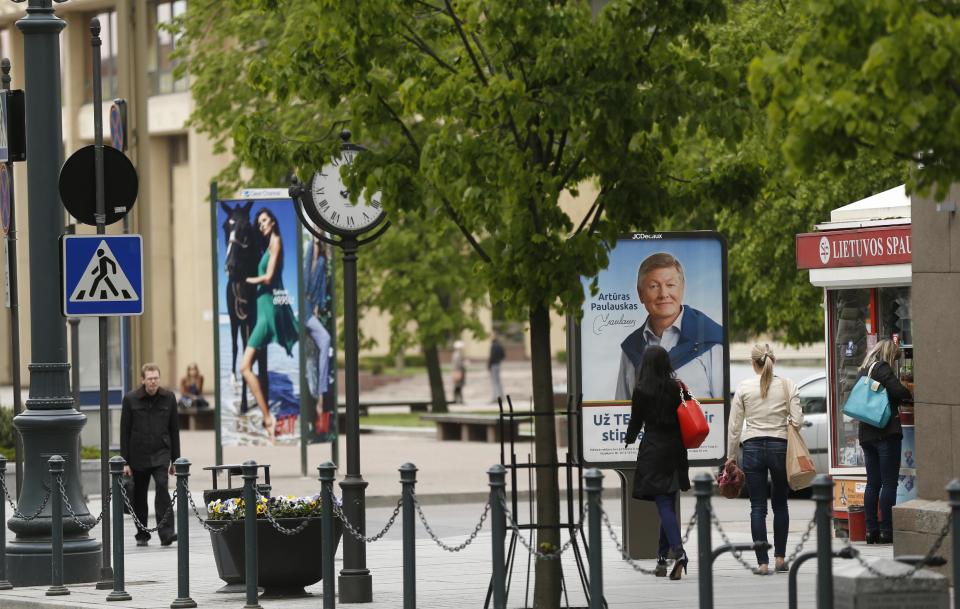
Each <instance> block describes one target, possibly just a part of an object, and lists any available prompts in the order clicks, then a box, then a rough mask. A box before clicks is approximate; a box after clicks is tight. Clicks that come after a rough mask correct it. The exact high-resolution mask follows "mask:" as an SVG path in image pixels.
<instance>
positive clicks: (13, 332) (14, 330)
mask: <svg viewBox="0 0 960 609" xmlns="http://www.w3.org/2000/svg"><path fill="white" fill-rule="evenodd" d="M0 71H2V75H0V89H2V90H3V93H2V94H3V95H6V94H7V91H9V90H10V60H9V59H7V58H3V60H2V61H0ZM8 132H9V129H8ZM9 159H10V157H9V156H8V157H7V162H6V163H4V165H3V169H4V170H5V172H6V184H7V188H6V193H5V194H6V197H7V198H6V201H4V202H0V205H6V206H7V209H8V210H9V212H8V213H9V214H10V216H9V217H10V222H9V224H8V226H7V269H8V277H9V278H10V348H11V349H10V350H11V357H10V359H11V367H12V368H13V369H12V372H13V416H17V415H18V414H20V412H21V411H22V410H23V403H22V398H21V397H20V295H19V293H18V292H17V215H16V206H15V205H14V204H13V202H14V196H13V192H14V191H13V163H12V162H10V160H9ZM2 194H4V193H0V195H2ZM14 435H15V436H16V438H15V444H16V447H15V450H16V462H17V466H16V470H17V478H16V480H17V495H18V496H19V495H20V488H21V487H22V485H23V443H22V442H21V441H20V434H14Z"/></svg>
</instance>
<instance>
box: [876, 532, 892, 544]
mask: <svg viewBox="0 0 960 609" xmlns="http://www.w3.org/2000/svg"><path fill="white" fill-rule="evenodd" d="M891 543H893V531H880V537H878V538H877V544H879V545H887V544H891Z"/></svg>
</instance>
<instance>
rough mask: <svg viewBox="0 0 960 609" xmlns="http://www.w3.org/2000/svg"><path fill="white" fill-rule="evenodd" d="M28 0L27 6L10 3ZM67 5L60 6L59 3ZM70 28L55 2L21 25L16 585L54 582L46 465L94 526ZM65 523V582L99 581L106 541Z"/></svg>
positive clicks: (30, 12) (54, 495) (37, 5)
mask: <svg viewBox="0 0 960 609" xmlns="http://www.w3.org/2000/svg"><path fill="white" fill-rule="evenodd" d="M13 1H14V2H23V1H24V0H13ZM63 1H64V0H57V2H63ZM65 25H66V24H65V23H64V21H63V20H62V19H60V18H59V17H57V16H56V15H54V13H53V0H29V2H28V4H27V15H26V16H25V17H23V18H22V19H20V20H19V21H17V28H18V29H19V30H20V31H21V32H22V33H23V50H24V63H25V70H24V74H25V86H24V95H25V96H26V98H27V104H26V108H27V112H26V130H27V150H28V155H29V158H28V162H27V198H28V206H27V209H28V210H29V231H30V232H29V235H30V269H29V273H28V275H29V277H30V345H31V359H32V361H31V363H30V364H29V365H28V366H27V368H28V369H29V370H30V396H29V397H28V398H27V402H26V410H25V411H24V412H23V413H22V414H20V415H19V416H17V417H16V418H15V419H14V426H15V427H16V428H17V430H18V431H19V432H20V435H21V437H22V438H23V452H24V479H23V488H22V489H21V492H20V495H19V497H18V498H17V509H18V511H19V512H20V514H21V516H26V517H29V516H32V515H33V514H34V513H36V512H37V510H38V508H40V506H41V505H43V506H44V507H43V510H42V511H41V512H40V515H39V516H38V517H37V518H34V519H28V518H25V517H18V516H14V517H13V518H11V519H10V529H11V530H12V531H13V532H14V533H15V534H16V538H15V539H14V540H13V541H11V542H10V543H9V544H8V545H7V561H8V562H7V565H8V566H7V575H8V578H9V580H10V583H12V584H13V585H14V586H36V585H41V584H46V583H49V582H50V564H51V560H50V553H51V542H50V533H51V515H50V507H51V504H52V502H53V501H56V500H60V496H59V489H50V491H49V492H50V493H51V495H50V500H48V501H46V502H44V497H45V496H46V495H47V492H48V488H49V486H50V485H49V484H47V483H46V477H47V460H48V459H49V458H50V457H51V456H52V455H60V456H62V457H63V458H64V459H65V460H66V471H65V472H64V483H65V488H66V492H67V498H68V500H69V501H70V505H71V506H73V510H74V512H75V513H76V514H77V515H78V516H79V520H80V522H82V523H84V524H85V525H86V526H91V525H92V524H93V523H94V521H95V519H94V518H93V516H91V515H90V513H89V510H87V508H86V504H85V502H84V500H83V492H82V489H81V487H80V450H79V449H80V442H79V437H80V430H81V429H82V428H83V425H84V423H86V419H87V418H86V416H84V415H83V414H81V413H79V412H77V411H76V410H75V409H74V401H73V396H72V395H71V393H70V379H69V376H68V373H69V370H70V364H68V363H67V335H66V327H65V325H64V324H63V323H62V317H61V313H60V289H61V288H60V270H59V268H60V267H59V256H58V252H59V250H60V247H59V238H60V233H61V232H62V228H63V207H62V206H61V205H60V197H59V195H58V194H57V184H58V174H59V172H60V165H61V159H60V150H61V146H62V144H63V138H62V131H61V124H60V120H61V118H60V112H61V108H60V41H59V35H60V31H61V30H63V28H64V26H65ZM64 516H65V518H64V519H63V537H64V543H63V550H64V552H63V553H64V556H63V575H64V578H63V579H64V583H77V582H93V581H97V579H98V576H99V574H100V543H99V542H98V541H97V540H96V539H93V538H91V537H90V536H89V535H88V534H87V531H85V530H83V529H82V528H81V527H79V526H78V525H77V524H76V523H75V522H73V520H72V518H70V516H69V514H65V515H64Z"/></svg>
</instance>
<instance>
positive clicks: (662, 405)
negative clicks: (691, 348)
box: [626, 345, 690, 579]
mask: <svg viewBox="0 0 960 609" xmlns="http://www.w3.org/2000/svg"><path fill="white" fill-rule="evenodd" d="M681 392H682V389H681V386H680V383H679V382H678V381H677V379H676V377H675V375H674V371H673V366H672V365H671V364H670V356H669V355H668V354H667V351H666V350H665V349H664V348H663V347H660V346H658V345H652V346H649V347H647V349H646V350H645V351H644V352H643V358H642V360H641V364H640V371H639V374H638V377H637V385H636V387H634V389H633V397H632V405H631V408H630V424H629V426H628V427H627V438H626V442H627V445H630V444H633V442H634V441H635V440H636V439H637V436H638V435H639V434H640V431H641V429H642V430H643V438H642V439H641V440H640V449H639V450H638V451H637V468H636V470H634V477H633V497H634V498H635V499H642V500H645V501H653V502H655V503H656V505H657V512H658V513H659V514H660V548H659V551H658V552H657V569H656V574H657V577H665V576H666V575H667V560H668V559H670V558H673V559H674V560H675V562H674V563H673V569H671V571H670V579H680V577H681V573H685V572H686V571H687V553H686V552H685V551H684V550H683V542H682V540H681V538H680V523H679V522H678V520H677V512H676V504H677V493H678V492H679V491H686V490H689V489H690V476H689V472H688V465H687V449H686V448H684V446H683V438H682V437H681V435H680V423H679V421H678V420H677V407H678V406H679V405H680V401H681Z"/></svg>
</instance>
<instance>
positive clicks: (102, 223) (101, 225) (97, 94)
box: [90, 18, 113, 590]
mask: <svg viewBox="0 0 960 609" xmlns="http://www.w3.org/2000/svg"><path fill="white" fill-rule="evenodd" d="M90 33H91V34H93V37H92V38H91V40H90V45H91V46H92V47H93V145H94V157H93V158H94V171H95V174H94V182H95V184H96V186H95V187H96V202H97V211H96V220H97V234H98V235H104V234H106V232H107V214H106V202H105V201H104V196H103V88H102V84H101V83H102V78H101V75H100V46H101V44H102V42H101V40H100V20H99V19H97V18H93V19H92V20H91V21H90ZM99 323H100V504H101V508H102V510H103V512H102V513H103V528H102V529H101V540H102V543H103V558H102V562H101V563H100V565H101V566H100V580H99V581H98V582H97V589H98V590H112V589H113V568H112V566H111V564H110V560H111V553H110V531H111V529H110V473H109V469H108V467H109V464H108V459H109V457H110V405H109V404H108V399H107V383H108V379H107V332H108V330H109V328H108V326H107V318H106V317H103V316H101V317H100V319H99Z"/></svg>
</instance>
